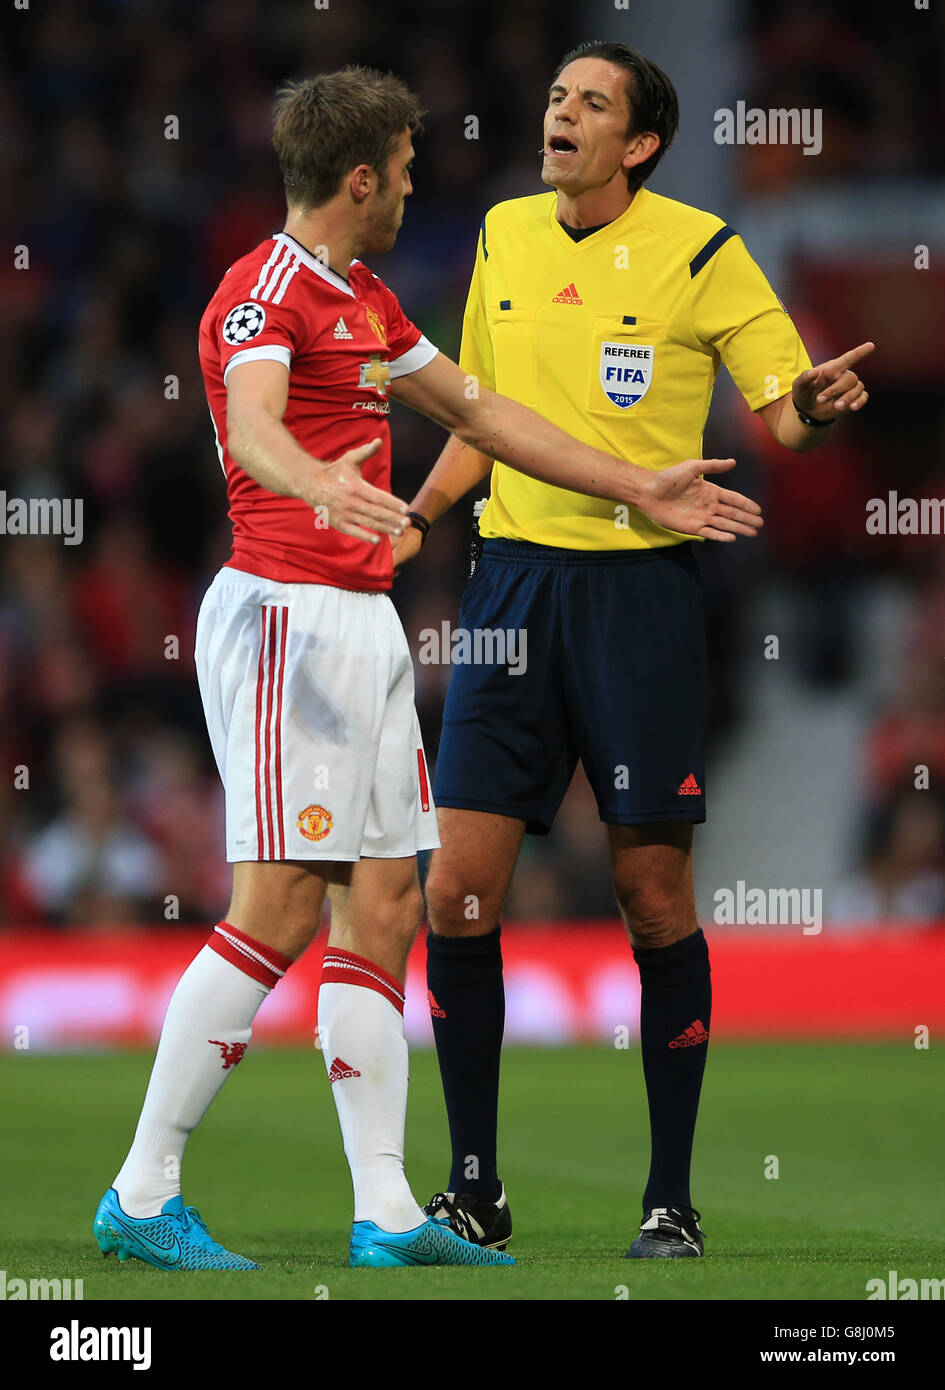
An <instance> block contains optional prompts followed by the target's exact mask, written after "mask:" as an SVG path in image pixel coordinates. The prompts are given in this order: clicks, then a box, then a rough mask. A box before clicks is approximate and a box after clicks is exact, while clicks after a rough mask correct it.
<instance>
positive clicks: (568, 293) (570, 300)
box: [551, 280, 584, 304]
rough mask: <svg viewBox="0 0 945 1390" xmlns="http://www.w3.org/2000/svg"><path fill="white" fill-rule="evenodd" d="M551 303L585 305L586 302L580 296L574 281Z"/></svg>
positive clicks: (560, 291)
mask: <svg viewBox="0 0 945 1390" xmlns="http://www.w3.org/2000/svg"><path fill="white" fill-rule="evenodd" d="M551 302H552V304H583V303H584V300H583V299H582V298H581V296H580V295H579V294H578V292H577V290H576V288H575V285H574V281H573V280H572V281H571V283H570V285H565V287H564V289H563V290H559V292H558V293H557V294H556V295H555V297H554V299H553V300H552V301H551Z"/></svg>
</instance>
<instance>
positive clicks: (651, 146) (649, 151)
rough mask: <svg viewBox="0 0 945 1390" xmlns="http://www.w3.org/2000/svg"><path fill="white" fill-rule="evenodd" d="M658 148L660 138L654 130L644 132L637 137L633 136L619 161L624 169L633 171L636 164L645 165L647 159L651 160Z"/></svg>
mask: <svg viewBox="0 0 945 1390" xmlns="http://www.w3.org/2000/svg"><path fill="white" fill-rule="evenodd" d="M659 147H660V137H659V136H658V135H657V134H656V132H655V131H654V130H644V131H641V132H640V134H639V135H634V136H633V138H632V139H631V141H630V143H629V145H628V146H627V152H626V154H625V155H624V157H623V159H622V161H621V163H622V165H623V167H624V169H633V168H635V167H636V166H637V165H638V164H645V163H646V161H647V160H648V159H652V157H653V155H655V154H656V151H657V150H658V149H659Z"/></svg>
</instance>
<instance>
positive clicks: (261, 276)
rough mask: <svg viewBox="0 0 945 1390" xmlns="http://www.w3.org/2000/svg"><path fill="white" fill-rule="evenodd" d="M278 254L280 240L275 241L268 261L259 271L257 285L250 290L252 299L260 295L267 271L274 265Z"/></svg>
mask: <svg viewBox="0 0 945 1390" xmlns="http://www.w3.org/2000/svg"><path fill="white" fill-rule="evenodd" d="M278 254H279V243H278V241H277V242H276V243H275V245H274V246H273V248H272V251H271V252H270V253H269V259H268V261H267V262H266V264H265V265H264V266H263V268H262V270H261V271H260V272H259V279H258V280H257V281H256V283H255V285H254V286H253V288H252V290H251V291H250V295H249V297H250V299H257V298H258V297H259V291H260V290H261V289H262V286H263V281H264V280H265V278H266V272H267V271H268V270H269V269H270V268H271V267H272V265H273V263H274V262H275V259H276V257H277V256H278Z"/></svg>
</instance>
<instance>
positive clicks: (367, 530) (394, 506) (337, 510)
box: [305, 439, 407, 545]
mask: <svg viewBox="0 0 945 1390" xmlns="http://www.w3.org/2000/svg"><path fill="white" fill-rule="evenodd" d="M380 447H381V441H380V440H379V439H372V440H371V443H370V444H362V445H360V447H359V448H357V449H349V450H348V452H347V453H346V454H342V455H341V458H338V459H335V461H334V463H325V464H322V467H321V469H320V470H319V472H318V473H317V475H316V476H315V477H314V478H313V479H312V487H311V496H307V497H306V498H305V501H306V502H308V504H309V506H311V507H314V508H315V515H316V522H315V524H316V526H317V525H318V524H319V518H324V520H323V522H322V524H323V525H327V526H331V527H333V528H334V530H336V531H340V532H341V534H342V535H343V536H354V537H355V538H356V539H357V540H359V541H370V542H371V544H372V545H377V543H378V541H379V540H380V539H381V537H382V536H393V537H397V536H402V535H403V533H404V530H405V528H406V525H407V503H406V502H402V501H401V500H400V498H399V497H393V496H392V495H391V494H390V493H389V492H385V491H384V490H383V488H379V487H374V486H373V485H372V484H371V483H366V482H365V481H364V479H363V478H362V477H361V464H362V463H363V462H364V460H365V459H369V458H370V457H371V455H372V454H376V453H377V451H378V449H379V448H380Z"/></svg>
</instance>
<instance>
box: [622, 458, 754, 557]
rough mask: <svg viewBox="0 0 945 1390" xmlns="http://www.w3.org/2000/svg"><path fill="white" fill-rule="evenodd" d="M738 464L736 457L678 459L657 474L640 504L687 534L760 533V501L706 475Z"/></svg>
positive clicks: (711, 537)
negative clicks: (722, 484) (681, 460)
mask: <svg viewBox="0 0 945 1390" xmlns="http://www.w3.org/2000/svg"><path fill="white" fill-rule="evenodd" d="M734 467H735V460H734V459H686V460H685V462H684V463H676V464H674V465H673V467H672V468H664V469H663V470H662V471H661V472H659V473H654V474H653V477H652V480H651V481H649V482H647V484H646V485H645V490H644V493H643V496H642V497H641V498H640V500H639V501H638V502H637V507H638V508H639V510H640V511H641V512H643V514H644V516H648V517H649V518H650V520H651V521H655V522H656V523H657V525H658V526H665V527H666V528H667V529H668V530H670V531H680V532H682V534H683V535H685V536H702V537H703V538H704V539H705V540H707V541H733V540H735V539H736V537H737V536H757V534H758V531H759V530H760V528H761V527H762V526H763V525H764V522H763V520H762V517H761V508H760V507H759V506H758V503H757V502H753V501H752V500H751V498H750V497H743V496H742V494H741V493H740V492H729V491H728V489H727V488H724V487H718V486H717V484H716V483H710V482H708V481H707V480H706V478H705V477H703V474H705V473H727V472H728V470H729V469H730V468H734Z"/></svg>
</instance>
